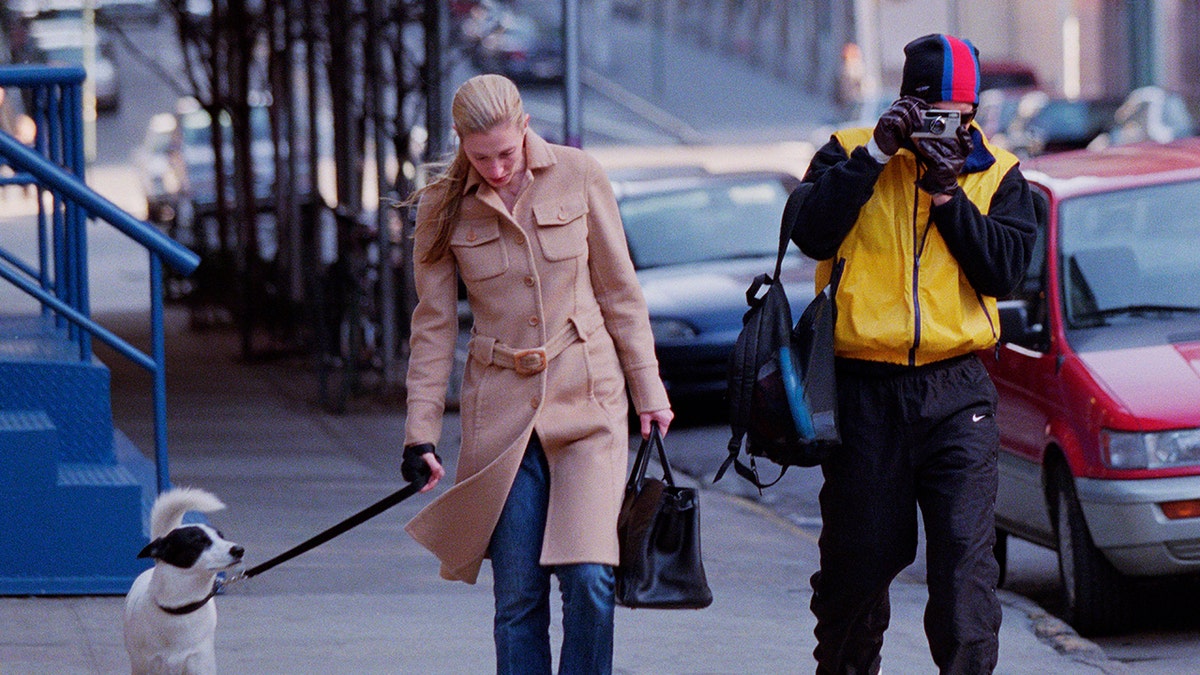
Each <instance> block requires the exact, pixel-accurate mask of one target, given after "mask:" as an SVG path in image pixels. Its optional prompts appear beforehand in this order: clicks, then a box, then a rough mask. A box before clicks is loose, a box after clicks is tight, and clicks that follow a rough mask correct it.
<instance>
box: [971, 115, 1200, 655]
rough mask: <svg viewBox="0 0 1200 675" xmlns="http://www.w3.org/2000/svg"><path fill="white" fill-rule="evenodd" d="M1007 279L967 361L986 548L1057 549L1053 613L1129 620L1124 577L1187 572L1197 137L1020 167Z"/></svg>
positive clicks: (1199, 546)
mask: <svg viewBox="0 0 1200 675" xmlns="http://www.w3.org/2000/svg"><path fill="white" fill-rule="evenodd" d="M1024 172H1025V175H1026V176H1027V177H1028V178H1029V180H1030V182H1031V184H1032V186H1033V192H1034V195H1035V198H1036V203H1037V205H1038V212H1039V231H1038V240H1037V247H1036V254H1035V256H1034V258H1033V262H1032V264H1031V265H1030V268H1029V271H1028V273H1027V275H1026V277H1025V280H1024V283H1023V284H1022V285H1021V287H1020V289H1019V290H1018V291H1017V292H1016V293H1015V294H1014V295H1013V297H1012V298H1010V299H1006V300H1004V301H1002V302H1001V309H1000V323H1001V334H1000V345H999V347H998V348H997V349H996V350H995V351H994V352H992V351H988V352H987V353H986V354H984V355H982V356H983V360H984V363H985V364H986V365H987V367H988V369H989V371H990V372H991V375H992V377H993V379H994V381H995V384H996V389H997V391H998V393H999V405H998V407H997V412H996V415H997V421H998V422H999V426H1000V443H1001V453H1000V459H999V476H1000V488H999V496H998V499H997V502H996V516H997V528H998V535H999V536H998V542H997V554H998V558H999V559H1000V562H1001V568H1002V569H1003V565H1004V558H1005V548H1006V546H1005V542H1006V537H1007V536H1008V535H1012V536H1016V537H1019V538H1021V539H1026V540H1029V541H1031V542H1034V543H1036V544H1040V545H1043V546H1046V547H1049V548H1052V549H1055V550H1057V552H1058V560H1059V568H1060V574H1061V579H1062V606H1063V610H1064V612H1065V617H1064V618H1065V619H1066V620H1067V621H1068V622H1069V623H1070V624H1071V625H1073V626H1074V627H1075V628H1076V629H1077V630H1078V631H1079V632H1080V633H1081V634H1084V635H1095V634H1104V633H1112V632H1118V631H1121V630H1124V629H1126V628H1128V627H1129V626H1130V623H1129V622H1130V620H1131V617H1132V612H1131V611H1130V610H1131V603H1132V600H1133V598H1134V597H1135V594H1136V593H1137V581H1138V580H1139V579H1144V578H1150V577H1159V578H1163V577H1173V576H1178V575H1190V574H1195V573H1197V572H1200V247H1197V246H1196V242H1197V241H1200V218H1197V217H1196V214H1197V213H1200V139H1188V140H1184V141H1177V142H1175V143H1172V144H1170V145H1163V146H1157V145H1152V144H1141V145H1129V146H1120V147H1115V148H1110V149H1107V150H1102V151H1095V152H1089V151H1076V152H1067V153H1060V154H1055V155H1044V156H1042V157H1037V158H1034V159H1032V160H1029V161H1028V162H1026V163H1025V164H1024Z"/></svg>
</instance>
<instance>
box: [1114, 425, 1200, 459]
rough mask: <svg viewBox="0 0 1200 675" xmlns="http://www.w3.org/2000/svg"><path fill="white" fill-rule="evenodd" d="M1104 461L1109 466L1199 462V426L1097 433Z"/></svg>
mask: <svg viewBox="0 0 1200 675" xmlns="http://www.w3.org/2000/svg"><path fill="white" fill-rule="evenodd" d="M1100 443H1101V447H1102V449H1103V451H1104V455H1105V457H1104V461H1105V463H1107V464H1108V466H1109V467H1111V468H1113V469H1162V468H1166V467H1172V466H1193V465H1200V429H1183V430H1180V431H1158V432H1153V433H1130V432H1126V431H1112V430H1109V429H1105V430H1104V431H1102V432H1101V433H1100Z"/></svg>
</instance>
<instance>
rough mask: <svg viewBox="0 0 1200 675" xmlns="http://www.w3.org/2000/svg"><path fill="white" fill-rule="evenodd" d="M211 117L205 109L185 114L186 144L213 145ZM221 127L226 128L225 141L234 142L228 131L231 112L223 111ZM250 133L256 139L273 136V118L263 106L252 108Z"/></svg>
mask: <svg viewBox="0 0 1200 675" xmlns="http://www.w3.org/2000/svg"><path fill="white" fill-rule="evenodd" d="M209 119H210V118H209V115H208V113H207V112H206V111H204V110H192V111H190V112H188V113H186V114H185V115H184V116H183V121H182V123H181V126H182V129H183V142H184V144H185V145H190V146H194V147H205V148H207V147H210V146H211V145H212V133H211V131H210V129H209V127H210V126H211V125H210V124H209ZM221 128H222V129H225V130H226V133H225V142H226V143H232V139H231V137H230V133H229V131H228V129H229V113H226V112H222V113H221ZM250 133H251V135H252V137H253V138H255V139H260V138H270V137H271V118H270V115H269V114H268V113H267V109H266V108H264V107H263V106H251V108H250Z"/></svg>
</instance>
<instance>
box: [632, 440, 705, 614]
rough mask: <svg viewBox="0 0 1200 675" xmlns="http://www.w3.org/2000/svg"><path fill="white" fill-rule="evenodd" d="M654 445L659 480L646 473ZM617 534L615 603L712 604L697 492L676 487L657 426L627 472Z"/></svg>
mask: <svg viewBox="0 0 1200 675" xmlns="http://www.w3.org/2000/svg"><path fill="white" fill-rule="evenodd" d="M652 446H653V448H656V449H657V450H658V459H659V462H661V464H662V469H663V477H662V479H658V478H647V477H646V468H647V467H648V466H649V464H650V453H651V451H652ZM617 535H618V537H619V540H620V545H621V564H620V566H619V567H618V568H617V604H619V605H621V606H623V607H646V608H655V609H701V608H704V607H708V606H709V605H711V604H712V600H713V596H712V590H710V589H709V587H708V579H707V577H705V575H704V562H703V560H702V559H701V556H700V496H699V494H697V492H696V490H695V489H694V488H686V487H677V486H676V485H675V479H674V478H673V477H672V476H671V465H670V463H669V462H668V461H667V453H666V450H665V449H664V448H663V442H662V435H661V434H659V431H658V425H657V424H654V425H652V430H651V432H650V438H648V439H644V440H643V441H642V445H641V447H640V448H639V449H638V453H637V459H636V460H635V461H634V463H633V470H632V471H630V473H629V482H628V483H626V485H625V500H624V502H622V504H621V514H620V516H619V517H618V519H617Z"/></svg>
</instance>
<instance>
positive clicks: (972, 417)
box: [971, 415, 987, 422]
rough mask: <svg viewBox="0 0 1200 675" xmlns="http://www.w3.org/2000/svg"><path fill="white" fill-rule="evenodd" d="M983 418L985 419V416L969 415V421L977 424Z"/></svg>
mask: <svg viewBox="0 0 1200 675" xmlns="http://www.w3.org/2000/svg"><path fill="white" fill-rule="evenodd" d="M985 417H987V415H971V421H972V422H978V421H979V420H981V419H983V418H985Z"/></svg>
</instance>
